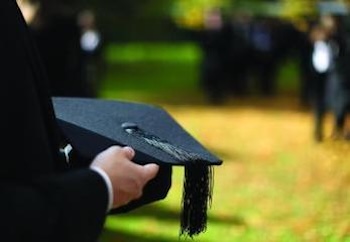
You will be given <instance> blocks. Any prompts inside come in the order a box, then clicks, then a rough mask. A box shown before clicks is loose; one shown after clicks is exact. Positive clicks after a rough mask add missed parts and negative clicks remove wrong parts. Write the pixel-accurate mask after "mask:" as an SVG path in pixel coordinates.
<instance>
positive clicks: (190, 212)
mask: <svg viewBox="0 0 350 242" xmlns="http://www.w3.org/2000/svg"><path fill="white" fill-rule="evenodd" d="M125 131H126V132H128V133H129V134H132V135H135V136H138V137H140V138H141V139H142V140H144V141H145V142H146V143H148V144H150V145H152V146H154V147H156V148H158V149H160V150H162V151H164V152H166V153H168V154H170V155H172V156H173V157H175V158H176V159H178V160H179V161H181V162H182V163H183V164H184V166H185V177H184V187H183V195H182V211H181V230H180V235H184V236H189V237H191V238H192V237H193V236H194V235H198V234H200V233H201V232H204V231H205V230H206V228H207V210H208V207H210V206H211V201H212V192H213V168H212V167H211V166H208V165H207V164H206V163H205V161H203V160H202V159H201V157H200V156H199V155H197V154H195V153H192V152H188V151H186V150H184V149H182V148H180V147H177V146H174V145H173V144H170V143H169V142H167V141H165V140H162V139H160V138H159V137H157V136H155V135H153V134H150V133H148V132H146V131H144V130H141V129H139V128H137V127H136V126H133V127H129V126H128V127H126V129H125Z"/></svg>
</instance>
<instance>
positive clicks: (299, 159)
mask: <svg viewBox="0 0 350 242" xmlns="http://www.w3.org/2000/svg"><path fill="white" fill-rule="evenodd" d="M118 48H119V47H115V48H114V47H113V48H111V49H110V51H112V52H114V51H116V52H118V51H117V50H118ZM153 48H154V49H153V51H156V50H157V48H156V47H154V46H153ZM176 48H177V49H176V51H177V52H178V53H179V55H180V56H181V55H182V54H181V46H177V47H176ZM187 48H188V45H187V44H186V48H184V49H185V50H184V52H186V53H188V49H187ZM161 50H162V51H164V47H162V48H161ZM193 53H195V52H193ZM110 56H118V53H110ZM184 56H185V55H184ZM157 58H158V57H157ZM157 58H153V57H152V60H149V61H147V59H144V57H143V58H142V59H140V60H137V61H136V60H133V61H124V60H122V59H113V58H112V57H110V59H109V61H108V68H107V70H108V72H107V73H106V76H105V77H106V79H105V80H104V82H103V83H102V89H101V92H100V95H101V97H105V98H116V99H127V100H134V101H143V102H150V103H156V104H159V105H162V106H163V107H164V108H165V109H166V110H168V111H169V112H170V113H171V114H172V115H173V116H174V118H175V119H176V120H177V121H178V122H179V123H180V124H181V125H182V126H183V127H184V128H185V129H186V130H187V131H189V132H190V133H191V134H192V135H193V136H194V137H195V138H197V139H198V140H199V141H200V142H201V143H203V144H204V145H205V146H206V147H207V148H208V149H210V150H211V151H212V152H213V153H214V154H217V155H218V156H220V157H221V158H222V159H223V160H224V164H223V165H222V166H220V167H217V168H216V169H215V187H214V197H213V205H212V207H211V209H210V210H209V221H208V228H207V231H206V232H205V233H203V234H202V235H200V236H198V237H196V238H195V239H194V241H201V242H216V241H220V242H232V241H238V242H241V241H243V242H256V241H257V242H261V241H262V242H280V241H282V242H300V241H307V242H309V241H310V242H314V241H315V242H319V241H322V242H323V241H326V242H333V241H334V242H338V241H339V242H343V241H345V242H346V241H350V189H349V186H350V165H349V157H350V151H349V147H350V145H349V144H348V143H346V142H344V141H337V142H335V141H332V140H331V139H329V138H328V136H327V139H326V140H325V142H324V143H322V144H316V143H314V142H313V139H312V129H313V127H312V116H311V113H310V112H309V111H308V110H304V109H301V108H300V107H299V104H298V100H297V99H296V98H295V97H293V96H284V95H281V96H278V97H276V98H275V99H261V98H259V97H249V98H245V99H239V100H238V99H233V100H230V102H228V103H227V104H226V105H223V106H212V105H208V104H207V103H206V102H205V99H204V98H203V94H202V92H201V90H200V89H199V88H198V82H197V77H198V73H197V67H198V59H196V58H195V57H193V58H192V57H191V58H189V59H191V61H189V59H186V58H185V59H184V60H183V61H180V60H176V61H170V60H169V61H165V59H166V58H165V57H162V58H163V59H162V58H161V60H155V59H157ZM279 73H280V74H279V87H280V88H281V90H292V91H293V90H294V91H295V90H296V88H297V83H296V81H295V79H296V78H297V68H296V65H295V63H294V62H292V61H291V62H288V65H286V66H284V67H283V68H282V69H281V70H280V72H279ZM331 126H332V117H331V116H327V119H326V126H325V130H326V134H327V135H329V134H330V130H331ZM172 180H173V185H172V188H171V190H170V192H169V194H168V196H167V198H166V199H165V200H163V201H160V202H157V203H154V204H152V205H149V206H145V207H143V208H140V209H137V210H134V211H132V212H130V213H126V214H122V215H115V216H109V217H108V220H107V222H106V224H105V230H104V232H103V235H102V238H101V240H100V241H101V242H151V241H152V242H175V241H179V216H180V208H181V206H180V204H181V194H182V182H183V170H182V169H181V168H174V174H173V179H172ZM180 241H182V240H180ZM188 241H191V240H188Z"/></svg>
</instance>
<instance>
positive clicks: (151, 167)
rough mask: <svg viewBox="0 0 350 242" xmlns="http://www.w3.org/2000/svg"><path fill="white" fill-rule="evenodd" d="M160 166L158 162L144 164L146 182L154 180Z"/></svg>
mask: <svg viewBox="0 0 350 242" xmlns="http://www.w3.org/2000/svg"><path fill="white" fill-rule="evenodd" d="M158 171H159V166H158V165H156V164H147V165H144V166H143V172H144V178H145V183H147V182H149V181H150V180H152V179H153V178H154V177H155V176H156V175H157V173H158Z"/></svg>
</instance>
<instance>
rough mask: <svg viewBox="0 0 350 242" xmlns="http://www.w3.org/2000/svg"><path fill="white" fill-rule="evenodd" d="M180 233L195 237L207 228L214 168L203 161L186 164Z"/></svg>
mask: <svg viewBox="0 0 350 242" xmlns="http://www.w3.org/2000/svg"><path fill="white" fill-rule="evenodd" d="M184 179H185V180H184V187H183V196H182V212H181V231H180V235H185V236H189V237H191V238H192V237H193V236H194V235H198V234H200V233H202V232H204V231H205V230H206V228H207V210H208V207H210V206H211V200H212V191H213V169H212V167H211V166H207V165H203V163H202V162H200V161H199V162H196V163H193V162H190V163H189V164H188V165H186V166H185V178H184Z"/></svg>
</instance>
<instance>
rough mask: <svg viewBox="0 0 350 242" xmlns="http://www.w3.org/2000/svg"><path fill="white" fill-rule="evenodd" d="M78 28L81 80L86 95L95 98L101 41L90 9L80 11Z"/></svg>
mask: <svg viewBox="0 0 350 242" xmlns="http://www.w3.org/2000/svg"><path fill="white" fill-rule="evenodd" d="M78 26H79V27H80V31H81V37H80V46H81V51H82V61H83V64H82V67H83V71H82V75H83V80H85V83H86V88H87V89H88V90H87V93H88V95H89V96H97V95H98V93H97V91H98V89H99V80H100V78H101V74H102V73H103V72H102V70H103V68H104V62H103V58H102V51H103V41H102V36H101V33H100V31H99V28H98V26H97V23H96V16H95V13H94V12H93V11H92V10H91V9H84V10H82V11H80V12H79V14H78Z"/></svg>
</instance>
